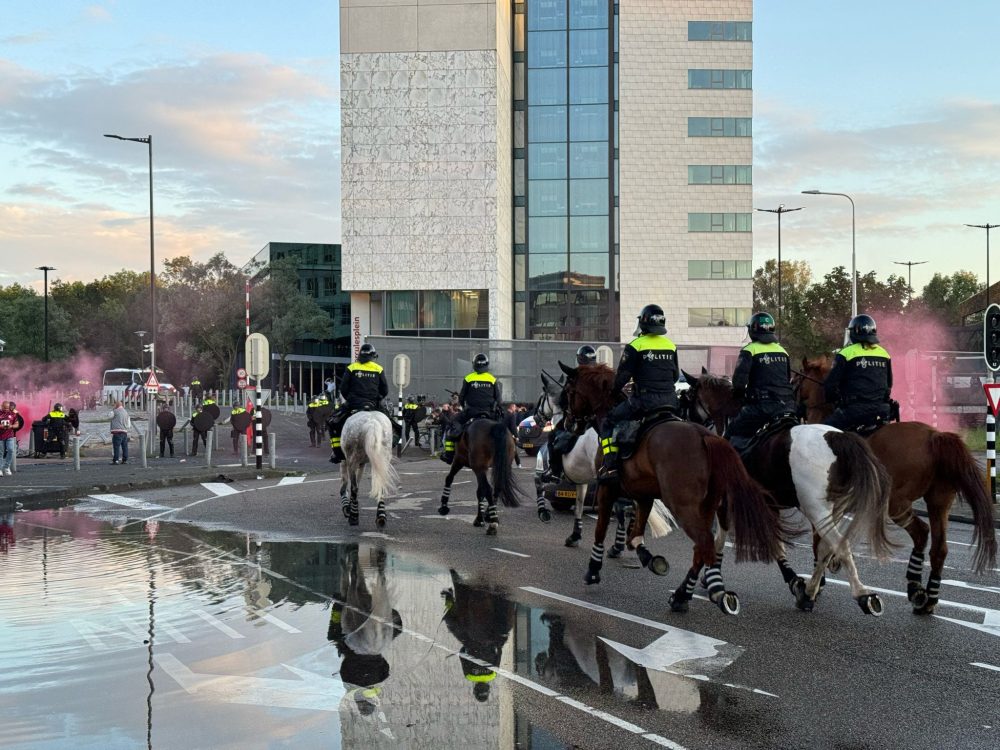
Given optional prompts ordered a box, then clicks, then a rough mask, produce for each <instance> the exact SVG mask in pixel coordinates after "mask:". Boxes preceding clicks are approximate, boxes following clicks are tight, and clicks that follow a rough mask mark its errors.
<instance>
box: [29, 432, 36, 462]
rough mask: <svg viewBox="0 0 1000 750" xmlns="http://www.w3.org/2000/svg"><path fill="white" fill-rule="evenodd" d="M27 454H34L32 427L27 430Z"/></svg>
mask: <svg viewBox="0 0 1000 750" xmlns="http://www.w3.org/2000/svg"><path fill="white" fill-rule="evenodd" d="M28 455H29V456H33V455H35V430H34V428H32V429H31V431H30V432H28Z"/></svg>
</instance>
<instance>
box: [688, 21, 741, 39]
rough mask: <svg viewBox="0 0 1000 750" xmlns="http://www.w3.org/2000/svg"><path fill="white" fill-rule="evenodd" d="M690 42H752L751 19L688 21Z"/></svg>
mask: <svg viewBox="0 0 1000 750" xmlns="http://www.w3.org/2000/svg"><path fill="white" fill-rule="evenodd" d="M688 41H689V42H750V41H753V23H752V22H750V21H688Z"/></svg>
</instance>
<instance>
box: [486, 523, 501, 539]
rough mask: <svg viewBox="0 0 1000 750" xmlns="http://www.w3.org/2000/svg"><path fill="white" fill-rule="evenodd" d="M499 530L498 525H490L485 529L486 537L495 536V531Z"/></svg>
mask: <svg viewBox="0 0 1000 750" xmlns="http://www.w3.org/2000/svg"><path fill="white" fill-rule="evenodd" d="M499 528H500V524H498V523H495V522H494V523H491V524H489V525H488V526H487V527H486V536H496V535H497V530H498V529H499Z"/></svg>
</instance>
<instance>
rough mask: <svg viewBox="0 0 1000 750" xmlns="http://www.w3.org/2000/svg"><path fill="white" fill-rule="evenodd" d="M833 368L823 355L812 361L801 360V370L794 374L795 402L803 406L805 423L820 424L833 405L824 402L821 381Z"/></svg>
mask: <svg viewBox="0 0 1000 750" xmlns="http://www.w3.org/2000/svg"><path fill="white" fill-rule="evenodd" d="M831 367H833V362H832V361H831V360H830V357H828V356H827V355H825V354H823V355H821V356H819V357H814V358H812V359H810V358H808V357H803V358H802V370H801V371H799V372H796V373H795V376H794V377H793V379H792V380H793V382H794V383H795V400H796V401H797V402H798V403H800V404H802V405H803V406H805V409H806V422H820V421H822V420H823V419H824V418H826V417H827V416H828V415H829V414H830V412H831V411H833V405H832V404H830V403H828V402H827V400H826V392H825V391H824V389H823V381H824V380H825V379H826V376H827V375H828V374H829V372H830V368H831Z"/></svg>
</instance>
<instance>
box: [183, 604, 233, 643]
mask: <svg viewBox="0 0 1000 750" xmlns="http://www.w3.org/2000/svg"><path fill="white" fill-rule="evenodd" d="M194 613H195V614H196V615H198V617H200V618H201V619H202V620H204V621H205V622H207V623H208V624H209V625H211V626H212V627H213V628H215V629H216V630H218V631H220V632H222V633H225V634H226V635H228V636H229V637H230V638H234V639H235V638H243V637H244V636H243V634H242V633H238V632H237V631H235V630H233V629H232V628H231V627H229V626H228V625H226V623H224V622H223V621H222V620H220V619H219V618H218V617H216V616H215V615H212V614H209V613H208V612H206V611H205V610H203V609H196V610H194Z"/></svg>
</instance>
